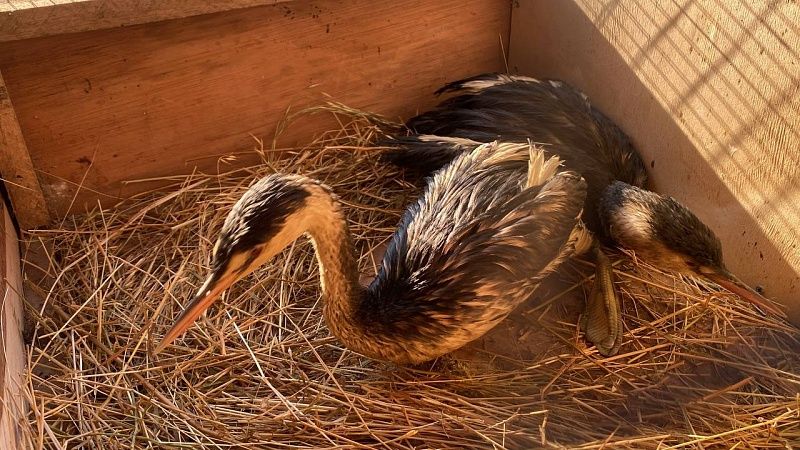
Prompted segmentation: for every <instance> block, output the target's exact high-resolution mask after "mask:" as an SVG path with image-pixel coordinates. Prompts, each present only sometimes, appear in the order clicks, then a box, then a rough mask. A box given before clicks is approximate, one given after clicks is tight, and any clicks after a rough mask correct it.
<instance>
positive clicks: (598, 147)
mask: <svg viewBox="0 0 800 450" xmlns="http://www.w3.org/2000/svg"><path fill="white" fill-rule="evenodd" d="M445 92H448V93H455V94H457V95H455V96H453V97H450V98H448V99H446V100H445V101H443V102H442V103H441V104H440V105H439V106H437V107H436V108H434V109H433V110H431V111H428V112H425V113H423V114H420V115H418V116H416V117H413V118H411V119H409V120H408V122H406V126H407V127H408V129H409V130H411V132H413V133H416V134H423V135H438V136H445V137H459V138H466V139H471V140H474V141H478V142H489V141H493V140H496V139H500V140H503V141H516V142H526V141H527V140H529V139H530V140H531V141H533V142H535V143H542V144H547V145H554V147H553V148H551V149H550V152H551V153H556V154H558V155H559V156H561V159H563V160H564V163H565V167H566V168H568V169H571V170H575V171H577V172H578V173H580V174H581V175H583V176H584V177H586V179H587V182H588V183H589V186H590V189H599V190H601V189H602V188H603V187H605V185H606V184H607V183H608V182H609V181H603V180H613V179H617V180H621V181H624V182H626V183H629V184H632V185H635V186H644V183H645V181H646V170H645V168H644V163H643V162H642V160H641V158H640V157H639V155H638V154H637V153H636V151H635V149H634V148H633V146H632V144H631V142H630V140H629V138H628V137H627V135H626V134H625V133H624V132H623V131H622V130H621V129H620V128H619V127H618V126H617V125H616V124H614V122H612V121H611V120H610V119H608V118H607V117H606V116H605V115H604V114H603V113H602V112H600V111H599V110H597V109H596V108H594V107H592V105H591V104H590V103H589V101H588V99H587V98H586V96H585V95H584V94H583V93H581V92H580V91H578V90H576V89H574V88H573V87H571V86H569V85H568V84H566V83H563V82H561V81H558V80H537V79H534V78H528V77H519V76H510V75H502V74H483V75H478V76H475V77H471V78H467V79H464V80H459V81H455V82H453V83H450V84H448V85H446V86H445V87H443V88H442V89H440V90H439V91H438V93H445ZM407 144H412V145H419V143H414V142H401V141H398V142H397V145H396V146H397V147H398V150H396V151H394V153H399V152H402V151H404V149H406V148H408V147H409V145H407ZM455 150H458V149H457V148H456V149H455ZM390 153H391V151H390ZM453 153H455V152H454V151H453V149H448V150H446V151H441V152H433V151H432V149H431V151H429V152H428V154H431V155H437V157H438V158H439V159H443V157H442V155H443V154H450V155H452V154H453ZM386 158H387V159H388V160H392V159H393V160H394V161H396V162H397V163H398V164H399V165H404V164H403V163H404V162H406V161H411V162H413V163H414V164H415V165H416V166H422V163H420V162H418V161H413V160H412V158H403V157H400V156H398V155H393V156H387V157H386ZM440 164H441V161H436V164H432V165H433V166H437V165H440ZM591 170H594V171H598V170H603V171H605V172H606V173H607V175H606V176H602V177H591V176H587V174H586V173H585V172H588V171H591ZM600 182H604V183H605V184H603V185H601V186H594V184H596V183H600Z"/></svg>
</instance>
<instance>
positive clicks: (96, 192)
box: [0, 0, 510, 215]
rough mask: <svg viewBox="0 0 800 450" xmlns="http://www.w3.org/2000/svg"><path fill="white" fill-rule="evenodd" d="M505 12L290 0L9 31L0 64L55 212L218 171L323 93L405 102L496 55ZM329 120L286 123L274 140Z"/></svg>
mask: <svg viewBox="0 0 800 450" xmlns="http://www.w3.org/2000/svg"><path fill="white" fill-rule="evenodd" d="M287 5H288V6H287ZM509 15H510V4H509V2H507V1H506V0H466V1H465V0H446V1H440V2H427V1H422V0H399V1H369V0H355V1H338V0H324V1H318V2H307V1H298V2H292V3H290V4H283V5H278V6H274V7H273V6H267V7H258V8H250V9H247V10H240V11H232V12H227V13H220V14H214V15H205V16H198V17H194V18H191V19H181V20H174V21H168V22H159V23H153V24H147V25H140V26H134V27H128V28H124V29H114V30H102V31H93V32H86V33H80V34H72V35H65V36H57V37H53V38H39V39H34V40H27V41H19V42H12V43H8V44H5V45H4V46H2V48H0V70H2V72H3V74H4V76H5V78H6V83H7V85H8V89H9V92H10V94H11V98H12V99H13V101H14V105H15V108H16V110H17V116H18V119H19V122H20V124H21V126H22V129H23V132H24V134H25V138H26V141H27V144H28V149H29V152H30V155H31V158H32V159H33V163H34V166H35V167H36V168H37V170H39V171H40V172H39V177H40V179H41V180H42V187H43V190H44V193H45V197H46V198H47V201H48V205H49V207H50V209H51V211H53V212H55V213H56V214H57V215H63V214H65V213H66V212H67V211H75V210H79V209H80V207H82V205H84V204H87V203H88V204H93V203H94V202H95V201H96V200H97V199H100V200H101V201H103V202H105V203H106V204H110V203H112V202H114V201H116V199H117V198H119V197H122V196H125V195H128V194H129V193H130V192H132V191H133V190H135V189H145V188H149V187H150V186H147V185H143V184H137V185H136V186H134V187H129V188H124V186H123V184H122V183H121V181H122V180H127V179H137V178H145V177H155V176H161V175H169V174H175V173H187V172H190V171H192V170H193V169H194V167H195V166H197V167H199V168H200V169H201V170H207V171H214V170H216V168H217V165H218V157H220V156H224V155H229V154H231V153H235V152H243V151H250V150H251V149H252V148H253V140H252V138H251V137H250V134H251V133H252V134H254V135H256V136H261V137H267V138H269V137H270V135H271V134H272V132H273V130H274V129H275V126H276V124H277V122H278V120H279V119H280V118H281V117H282V115H283V114H284V112H285V111H286V110H287V108H289V107H294V108H297V107H299V106H303V105H308V104H312V103H314V104H316V103H318V102H320V101H321V100H322V98H323V96H322V94H323V93H327V94H330V95H331V96H333V97H334V98H335V99H337V100H339V101H342V102H345V103H347V104H349V105H351V106H354V107H358V108H366V109H369V110H372V111H376V112H380V113H384V114H388V115H389V116H394V117H399V116H409V115H410V114H412V113H413V112H415V111H416V110H417V109H418V108H425V107H429V106H431V105H432V103H433V102H434V101H435V99H434V98H433V97H432V95H431V93H432V92H433V91H434V90H435V89H436V88H437V87H438V86H440V85H441V84H442V83H444V82H445V81H447V80H452V79H455V78H458V77H462V76H466V75H470V74H473V73H475V72H479V71H487V70H501V69H503V67H504V63H503V59H504V58H503V52H502V50H501V45H500V38H501V37H502V38H504V39H505V38H506V36H507V33H508V27H509V21H510V17H509ZM324 126H330V124H322V123H320V122H317V123H306V125H304V126H298V127H293V128H292V132H291V134H289V135H287V136H286V137H285V139H283V141H282V144H284V145H291V144H293V143H296V142H304V141H306V140H307V139H308V138H309V137H310V135H311V133H312V132H313V131H319V130H321V129H322V128H323V127H324ZM237 162H238V163H243V161H241V160H240V161H237ZM78 184H80V185H82V189H80V191H79V192H78V193H77V197H75V195H76V186H77V185H78ZM73 198H76V200H75V201H74V202H73Z"/></svg>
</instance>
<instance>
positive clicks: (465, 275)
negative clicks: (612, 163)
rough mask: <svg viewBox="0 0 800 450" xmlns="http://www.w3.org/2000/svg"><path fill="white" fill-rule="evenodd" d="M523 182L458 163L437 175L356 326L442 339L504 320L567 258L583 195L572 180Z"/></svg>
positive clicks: (506, 168) (495, 169)
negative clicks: (467, 325) (468, 326)
mask: <svg viewBox="0 0 800 450" xmlns="http://www.w3.org/2000/svg"><path fill="white" fill-rule="evenodd" d="M473 153H479V152H473ZM484 156H485V155H484ZM465 170H472V171H474V172H473V173H474V176H463V173H464V172H463V171H465ZM459 173H461V174H462V176H458V174H459ZM524 175H525V171H524V170H519V168H518V167H512V166H510V165H502V164H501V165H491V166H482V165H481V162H480V161H474V160H470V158H469V157H464V156H462V157H460V158H458V159H457V160H456V161H454V164H453V166H448V167H447V168H446V169H444V170H443V171H442V173H439V174H437V176H436V177H435V178H434V180H433V181H432V183H431V184H430V185H429V186H428V189H427V191H426V193H425V194H424V195H423V196H422V198H421V199H420V201H419V202H417V204H415V205H413V206H412V207H411V208H410V209H409V210H408V212H407V214H406V215H405V216H404V218H403V223H402V224H401V226H400V227H399V229H398V231H397V232H396V234H395V238H394V239H393V242H392V243H391V245H390V247H389V249H388V250H387V252H386V255H385V257H384V261H383V265H382V267H381V269H380V270H379V273H378V277H377V278H376V280H375V281H374V282H373V283H372V285H371V286H370V288H369V293H368V295H366V296H365V298H366V299H368V300H367V301H369V302H371V303H370V304H364V305H362V306H363V307H362V308H361V310H360V317H361V319H362V320H365V321H367V322H368V323H369V326H371V327H380V328H382V331H383V332H385V333H390V334H391V333H392V332H395V333H409V332H417V333H429V334H430V337H431V338H433V337H435V338H436V339H441V338H443V337H444V336H447V335H448V333H455V332H458V331H459V330H457V329H454V328H453V327H458V326H459V325H458V323H461V324H463V323H464V321H469V320H475V321H476V323H478V322H479V321H483V322H480V323H491V322H492V321H494V320H499V319H501V318H502V317H505V315H506V314H508V313H509V312H510V311H511V310H512V309H513V308H514V307H515V306H516V304H518V303H519V302H520V301H522V300H524V298H522V297H521V295H522V293H527V292H530V291H531V289H532V287H534V286H535V284H536V283H538V281H539V280H540V279H541V278H543V277H544V275H545V273H544V271H545V269H546V268H548V267H550V266H553V265H552V262H553V261H554V260H557V259H558V257H559V255H560V253H562V252H563V247H564V245H565V243H566V241H567V237H568V236H569V234H570V232H571V231H572V230H573V228H574V226H575V224H576V221H577V218H578V216H579V215H580V212H581V209H582V206H583V199H584V196H585V193H586V185H585V182H584V181H583V180H582V179H581V178H580V177H579V176H577V175H575V174H574V173H561V174H558V175H556V176H555V177H553V178H551V179H550V180H549V181H548V182H547V183H546V184H545V185H544V186H541V187H532V188H527V189H522V183H523V182H524ZM439 183H449V184H439ZM511 191H513V192H511ZM474 194H477V195H474ZM465 198H469V199H470V200H469V201H459V200H463V199H465ZM464 205H467V206H464ZM457 211H458V212H457ZM452 317H459V320H458V321H449V320H447V319H448V318H452ZM433 318H435V319H436V320H430V319H433ZM425 319H428V320H427V321H426V323H425V325H424V326H420V325H419V324H420V320H425ZM412 322H413V323H414V324H415V326H411V325H410V323H412Z"/></svg>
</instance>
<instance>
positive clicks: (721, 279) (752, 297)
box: [705, 269, 786, 319]
mask: <svg viewBox="0 0 800 450" xmlns="http://www.w3.org/2000/svg"><path fill="white" fill-rule="evenodd" d="M705 276H706V277H708V278H709V279H710V280H711V281H713V282H714V283H717V284H718V285H720V286H722V287H724V288H725V289H727V290H729V291H731V292H733V293H734V294H736V295H738V296H739V297H741V298H742V299H743V300H745V301H748V302H750V303H752V304H754V305H756V306H758V307H759V308H761V309H763V310H765V311H768V312H770V313H772V314H775V315H777V316H779V317H782V318H784V319H785V318H786V313H785V312H783V311H782V310H780V309H779V308H778V307H777V306H775V305H773V304H772V303H771V302H770V301H769V300H767V299H766V298H764V297H763V296H761V294H759V293H758V292H756V291H754V290H753V289H751V288H750V286H748V285H746V284H744V283H743V282H742V281H741V280H739V279H738V278H736V276H735V275H734V274H732V273H730V272H728V271H727V270H725V269H717V270H714V271H710V272H707V273H705Z"/></svg>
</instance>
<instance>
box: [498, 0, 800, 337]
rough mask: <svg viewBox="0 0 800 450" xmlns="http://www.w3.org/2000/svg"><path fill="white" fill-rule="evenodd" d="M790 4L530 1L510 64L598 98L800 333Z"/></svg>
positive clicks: (799, 195)
mask: <svg viewBox="0 0 800 450" xmlns="http://www.w3.org/2000/svg"><path fill="white" fill-rule="evenodd" d="M754 3H758V5H757V6H756V5H754ZM785 3H786V2H778V1H768V2H767V1H764V2H747V1H745V0H730V1H726V0H709V1H689V0H674V1H668V2H660V1H658V0H617V1H605V2H602V1H597V0H576V1H569V2H549V1H544V0H530V1H526V2H521V3H520V6H519V8H515V11H514V13H513V20H512V38H511V43H512V45H511V49H510V59H511V65H512V70H513V71H516V72H519V73H522V74H529V75H533V76H539V77H553V78H560V79H563V80H565V81H568V82H570V83H572V84H574V85H576V86H577V87H579V88H580V89H582V90H584V91H585V92H586V93H587V94H588V95H589V97H590V98H591V99H592V100H593V103H594V104H596V105H597V106H598V107H599V108H600V109H602V110H603V111H604V112H606V113H607V114H608V115H609V116H610V117H611V118H612V119H614V120H615V121H616V122H617V123H619V124H620V125H621V126H622V127H623V129H625V130H626V132H628V133H629V134H630V135H631V137H632V138H633V140H634V142H635V144H636V145H637V147H638V148H639V150H640V152H641V153H642V156H643V158H644V159H645V161H646V162H647V163H648V164H649V166H650V167H649V171H650V175H651V184H652V187H653V188H654V189H655V190H657V191H660V192H663V193H667V194H669V195H672V196H674V197H676V198H677V199H678V200H680V201H681V202H683V203H685V204H686V205H687V206H689V207H690V208H692V210H693V211H695V212H696V213H697V215H698V216H699V217H700V218H701V219H703V220H704V221H705V222H706V223H708V224H709V226H711V227H712V228H713V229H714V230H715V232H716V233H717V234H718V235H719V237H720V239H722V241H723V244H724V248H725V256H726V262H727V264H728V266H729V268H730V269H731V270H732V271H734V272H735V273H737V274H738V275H740V276H741V278H743V279H744V280H745V281H747V282H748V283H750V284H751V285H753V286H763V287H764V288H765V291H766V294H767V295H768V296H771V297H774V298H776V299H778V300H780V301H782V302H783V303H784V304H786V305H787V306H789V313H790V315H791V317H792V320H793V321H794V322H795V323H798V324H800V298H798V291H799V290H800V277H799V276H798V269H800V257H799V256H798V253H800V248H799V247H800V209H799V208H800V206H798V205H800V181H798V180H800V169H799V168H798V167H800V153H798V151H797V148H798V145H800V133H799V132H798V130H800V105H798V104H797V102H794V101H793V100H794V99H795V98H796V97H797V94H798V93H800V82H799V81H798V79H799V77H800V76H799V75H798V72H800V67H798V66H800V61H798V52H797V48H798V46H799V45H800V36H798V32H797V28H796V25H794V24H795V23H796V21H795V20H793V19H792V17H794V16H796V17H794V18H795V19H798V20H800V11H799V10H800V7H798V6H797V5H786V4H785ZM779 4H780V5H779ZM542 18H547V19H546V20H542Z"/></svg>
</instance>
